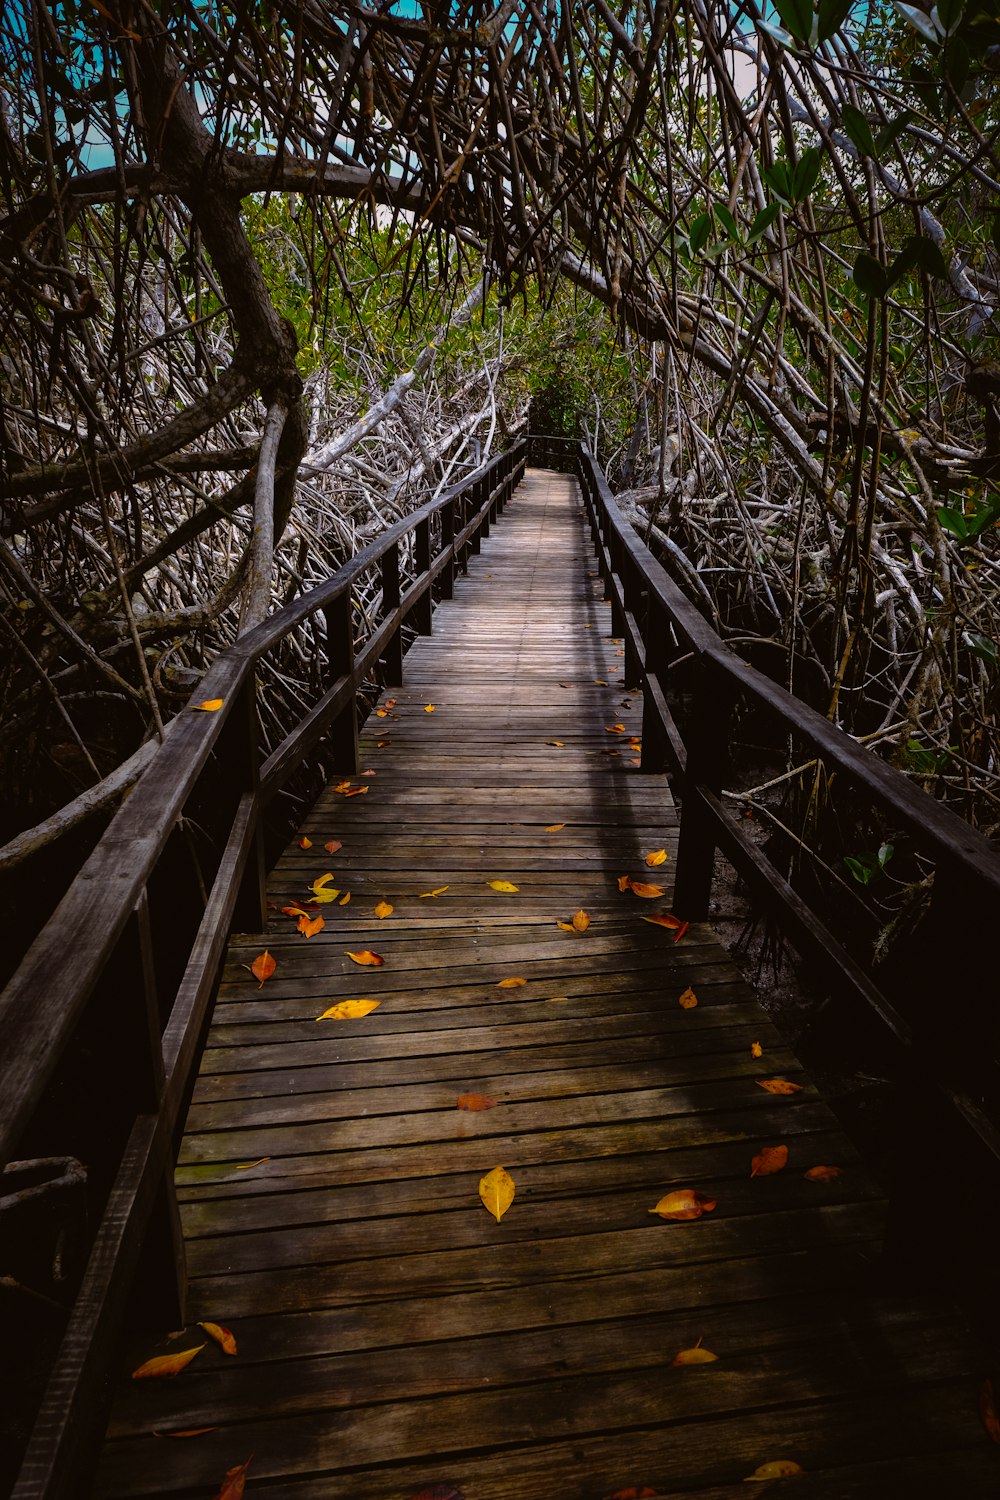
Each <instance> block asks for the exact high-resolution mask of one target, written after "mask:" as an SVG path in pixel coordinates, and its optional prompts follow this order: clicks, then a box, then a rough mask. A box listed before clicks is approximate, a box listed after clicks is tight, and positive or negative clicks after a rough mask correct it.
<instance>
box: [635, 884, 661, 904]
mask: <svg viewBox="0 0 1000 1500" xmlns="http://www.w3.org/2000/svg"><path fill="white" fill-rule="evenodd" d="M628 885H629V890H630V891H631V892H632V894H633V896H641V897H642V898H643V900H644V901H655V900H656V898H657V896H662V895H663V894H664V892H665V887H664V886H662V885H647V884H646V882H645V881H644V880H630V881H629V883H628Z"/></svg>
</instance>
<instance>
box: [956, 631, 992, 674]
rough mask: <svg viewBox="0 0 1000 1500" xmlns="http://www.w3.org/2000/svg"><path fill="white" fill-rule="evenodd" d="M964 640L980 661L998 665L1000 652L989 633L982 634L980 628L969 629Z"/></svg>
mask: <svg viewBox="0 0 1000 1500" xmlns="http://www.w3.org/2000/svg"><path fill="white" fill-rule="evenodd" d="M963 640H964V641H965V643H966V645H967V646H968V648H969V650H970V651H971V652H972V655H973V656H978V657H979V660H980V661H987V662H989V663H990V665H991V666H996V664H997V662H1000V653H998V652H997V648H996V646H995V645H994V643H993V641H991V640H990V638H989V636H988V635H980V633H979V631H978V630H968V631H966V633H965V635H964V636H963Z"/></svg>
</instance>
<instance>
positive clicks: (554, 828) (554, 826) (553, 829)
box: [545, 823, 566, 833]
mask: <svg viewBox="0 0 1000 1500" xmlns="http://www.w3.org/2000/svg"><path fill="white" fill-rule="evenodd" d="M565 827H566V824H565V823H550V824H549V826H548V827H547V828H546V830H545V832H546V833H558V832H559V830H560V828H565Z"/></svg>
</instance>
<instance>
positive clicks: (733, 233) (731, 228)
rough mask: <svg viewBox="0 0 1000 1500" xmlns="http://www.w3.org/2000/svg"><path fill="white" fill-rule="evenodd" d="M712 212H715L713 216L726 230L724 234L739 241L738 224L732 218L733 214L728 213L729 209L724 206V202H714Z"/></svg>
mask: <svg viewBox="0 0 1000 1500" xmlns="http://www.w3.org/2000/svg"><path fill="white" fill-rule="evenodd" d="M713 212H714V213H715V217H716V218H717V219H718V221H719V223H720V224H721V225H722V227H723V229H724V230H725V231H726V234H727V235H728V236H729V238H730V239H731V240H736V241H739V237H740V230H739V225H738V224H737V222H736V220H735V219H734V218H733V216H732V214H731V213H730V211H729V209H728V207H727V206H726V204H725V203H716V204H715V205H714V208H713Z"/></svg>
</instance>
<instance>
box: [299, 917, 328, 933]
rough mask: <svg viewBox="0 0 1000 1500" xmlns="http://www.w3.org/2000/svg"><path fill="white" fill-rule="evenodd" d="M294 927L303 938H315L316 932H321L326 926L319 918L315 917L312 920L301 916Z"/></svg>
mask: <svg viewBox="0 0 1000 1500" xmlns="http://www.w3.org/2000/svg"><path fill="white" fill-rule="evenodd" d="M295 925H296V927H297V928H298V929H299V931H300V932H301V934H302V936H303V937H307V938H311V937H315V936H316V934H317V932H322V931H323V928H324V927H325V926H326V923H325V922H324V920H323V918H322V917H321V916H318V915H317V916H315V917H312V918H310V917H306V916H302V917H300V918H299V920H298V921H297V922H296V924H295Z"/></svg>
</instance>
